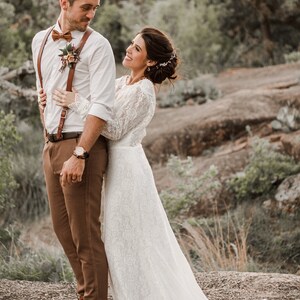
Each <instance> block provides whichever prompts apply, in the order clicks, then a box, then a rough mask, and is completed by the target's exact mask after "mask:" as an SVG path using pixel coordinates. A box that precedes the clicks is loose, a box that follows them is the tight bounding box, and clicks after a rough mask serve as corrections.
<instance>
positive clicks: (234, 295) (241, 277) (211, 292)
mask: <svg viewBox="0 0 300 300" xmlns="http://www.w3.org/2000/svg"><path fill="white" fill-rule="evenodd" d="M197 280H198V282H199V284H200V286H201V287H202V290H203V291H204V292H205V294H206V295H207V298H208V299H209V300H230V299H232V300H300V277H299V276H296V275H284V274H264V273H238V272H209V273H199V274H197ZM60 299H61V300H75V299H76V295H75V292H74V285H73V284H63V283H60V284H54V283H44V282H28V281H9V280H1V281H0V300H60ZM108 299H112V298H111V297H109V298H108ZM141 300H142V299H141Z"/></svg>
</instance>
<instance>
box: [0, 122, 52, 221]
mask: <svg viewBox="0 0 300 300" xmlns="http://www.w3.org/2000/svg"><path fill="white" fill-rule="evenodd" d="M19 132H20V135H21V136H22V140H21V142H20V143H19V144H18V153H16V154H15V156H14V163H13V165H12V172H13V176H14V178H15V181H16V182H17V184H18V187H17V188H16V189H15V190H14V191H12V192H11V193H10V198H11V199H12V201H13V203H14V209H13V210H11V209H6V211H5V216H7V217H9V220H12V219H13V218H15V219H19V220H34V219H36V218H38V217H40V216H42V215H44V214H45V213H47V212H48V201H47V194H46V189H45V182H44V176H43V171H42V162H41V156H42V155H41V154H42V146H43V143H42V141H43V137H42V132H39V131H37V130H36V129H35V128H33V127H32V126H30V125H27V124H26V123H25V122H21V123H20V125H19ZM29 137H30V141H29Z"/></svg>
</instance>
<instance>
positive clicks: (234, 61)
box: [219, 0, 300, 66]
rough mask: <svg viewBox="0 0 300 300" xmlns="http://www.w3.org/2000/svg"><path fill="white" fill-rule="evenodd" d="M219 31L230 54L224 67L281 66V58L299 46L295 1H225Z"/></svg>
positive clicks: (299, 9) (297, 13) (299, 36)
mask: <svg viewBox="0 0 300 300" xmlns="http://www.w3.org/2000/svg"><path fill="white" fill-rule="evenodd" d="M223 3H224V6H223V9H222V12H221V14H220V19H219V21H220V24H219V26H220V27H219V28H220V30H221V32H222V33H223V35H224V37H225V38H226V40H227V41H229V44H230V47H229V49H230V48H231V51H225V52H226V54H227V57H226V59H225V60H224V62H225V63H226V66H233V65H236V66H265V65H269V64H276V63H283V62H284V54H286V53H290V52H291V51H295V50H297V48H298V45H299V42H298V41H299V38H300V33H299V25H300V21H299V18H298V16H299V12H300V5H299V1H297V0H282V1H270V0H261V1H256V0H243V1H240V0H225V1H223Z"/></svg>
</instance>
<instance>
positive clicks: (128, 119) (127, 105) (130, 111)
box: [101, 84, 155, 140]
mask: <svg viewBox="0 0 300 300" xmlns="http://www.w3.org/2000/svg"><path fill="white" fill-rule="evenodd" d="M118 92H119V93H120V94H119V95H117V98H118V96H119V97H121V98H120V99H118V100H119V101H118V102H119V103H120V105H119V106H118V107H117V109H115V111H114V114H113V119H112V121H109V122H108V123H107V124H106V127H105V128H104V130H103V131H102V133H101V134H102V135H104V136H105V137H106V138H108V139H110V140H119V139H121V138H122V137H123V136H124V135H125V134H126V133H128V132H129V131H130V130H132V129H133V128H135V127H136V126H137V125H139V124H140V123H142V122H148V123H149V122H150V120H151V119H152V117H153V115H154V111H155V93H154V88H153V85H152V84H151V85H149V84H148V85H147V86H146V87H145V86H143V85H139V86H137V87H135V88H132V91H131V92H130V93H126V92H123V91H122V89H120V90H119V91H118ZM122 96H124V98H123V99H122Z"/></svg>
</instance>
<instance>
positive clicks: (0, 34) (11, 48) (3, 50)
mask: <svg viewBox="0 0 300 300" xmlns="http://www.w3.org/2000/svg"><path fill="white" fill-rule="evenodd" d="M0 15H1V20H0V40H1V45H0V61H1V65H6V66H11V67H17V66H20V65H21V64H22V63H23V62H24V61H25V60H26V57H27V53H26V49H25V43H24V41H22V39H21V37H20V35H19V31H18V30H17V29H16V28H14V27H12V26H10V25H11V23H12V22H13V18H14V15H15V9H14V6H13V5H11V4H9V3H6V2H4V0H0Z"/></svg>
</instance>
